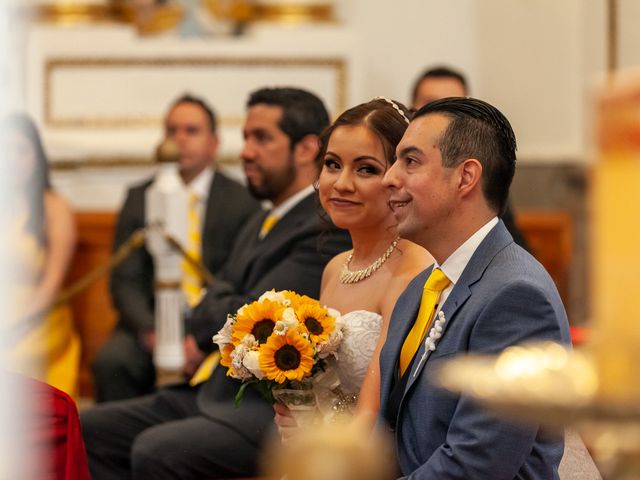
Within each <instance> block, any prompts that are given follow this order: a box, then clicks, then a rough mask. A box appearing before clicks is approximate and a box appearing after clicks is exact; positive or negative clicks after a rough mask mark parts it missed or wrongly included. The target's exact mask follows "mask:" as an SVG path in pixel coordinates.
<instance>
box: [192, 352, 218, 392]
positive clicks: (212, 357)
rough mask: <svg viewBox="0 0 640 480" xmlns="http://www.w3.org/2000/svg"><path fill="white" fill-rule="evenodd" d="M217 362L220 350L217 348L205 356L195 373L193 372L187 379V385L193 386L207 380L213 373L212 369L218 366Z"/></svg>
mask: <svg viewBox="0 0 640 480" xmlns="http://www.w3.org/2000/svg"><path fill="white" fill-rule="evenodd" d="M219 362H220V352H219V351H218V350H216V351H215V352H211V353H210V354H209V355H207V358H205V359H204V360H203V362H202V363H201V364H200V366H199V367H198V369H197V370H196V373H194V374H193V377H191V380H189V385H191V386H192V387H195V386H196V385H198V384H200V383H202V382H204V381H206V380H209V377H210V376H211V374H212V373H213V370H214V369H215V368H216V367H217V366H218V363H219Z"/></svg>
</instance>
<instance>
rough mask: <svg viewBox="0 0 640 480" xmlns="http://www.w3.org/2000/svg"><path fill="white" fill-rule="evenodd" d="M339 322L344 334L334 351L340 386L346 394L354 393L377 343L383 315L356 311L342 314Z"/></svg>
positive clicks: (360, 382)
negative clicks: (336, 354)
mask: <svg viewBox="0 0 640 480" xmlns="http://www.w3.org/2000/svg"><path fill="white" fill-rule="evenodd" d="M342 321H343V323H344V328H343V330H342V332H343V335H344V337H343V339H342V342H341V343H340V346H339V347H338V352H337V353H338V359H337V373H338V377H339V378H340V389H341V390H342V392H343V393H345V394H353V395H357V394H358V392H359V391H360V387H361V386H362V381H363V380H364V377H365V375H366V373H367V368H368V367H369V362H370V361H371V356H372V355H373V351H374V350H375V348H376V344H377V343H378V337H379V336H380V329H381V328H382V316H381V315H380V314H378V313H375V312H369V311H366V310H355V311H353V312H349V313H347V314H345V315H343V316H342Z"/></svg>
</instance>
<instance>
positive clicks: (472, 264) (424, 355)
mask: <svg viewBox="0 0 640 480" xmlns="http://www.w3.org/2000/svg"><path fill="white" fill-rule="evenodd" d="M512 242H513V238H512V237H511V235H510V234H509V232H508V231H507V229H506V228H505V226H504V224H503V223H502V220H500V221H499V222H498V224H497V225H496V226H495V227H494V228H493V229H492V230H491V231H490V232H489V234H488V235H487V236H486V237H485V238H484V240H482V242H481V243H480V245H479V246H478V248H477V249H476V251H475V252H474V253H473V255H472V256H471V258H470V259H469V263H468V264H467V266H466V267H465V269H464V271H463V272H462V275H461V276H460V278H459V280H458V282H457V283H456V285H455V286H454V287H453V290H452V291H451V293H450V294H449V297H448V298H447V300H446V301H445V303H444V305H443V306H442V313H443V314H444V318H445V319H446V322H445V324H444V327H443V331H442V337H440V339H439V340H438V343H440V342H442V340H443V338H444V337H445V335H446V333H447V331H448V329H449V327H450V325H451V323H452V322H454V321H455V315H456V313H457V312H458V310H459V309H460V308H461V307H462V305H464V303H465V302H466V300H467V299H468V298H469V297H470V296H471V286H472V285H473V284H474V283H476V282H478V281H479V280H480V279H481V278H482V275H483V274H484V272H485V270H486V269H487V267H488V266H489V264H490V263H491V261H492V260H493V258H494V257H495V256H496V255H497V254H498V252H500V251H501V250H502V249H503V248H505V247H506V246H507V245H508V244H510V243H512ZM414 319H415V317H414ZM427 335H428V332H427ZM436 347H437V344H436ZM431 353H432V352H431V351H430V350H427V349H426V348H425V342H423V343H422V345H421V346H420V348H419V349H418V351H417V352H416V361H414V365H413V367H412V369H411V370H412V371H411V376H410V377H409V379H408V381H407V385H406V388H405V395H406V392H408V391H409V389H410V388H411V387H412V385H413V384H414V383H415V381H416V379H417V378H418V377H419V376H420V373H421V372H422V370H423V369H424V366H425V364H426V363H427V361H428V360H429V357H430V356H431Z"/></svg>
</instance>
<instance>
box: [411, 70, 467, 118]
mask: <svg viewBox="0 0 640 480" xmlns="http://www.w3.org/2000/svg"><path fill="white" fill-rule="evenodd" d="M411 91H412V95H411V106H412V108H413V109H414V110H418V109H419V108H420V107H422V106H423V105H426V104H427V103H429V102H433V101H434V100H439V99H441V98H447V97H466V96H467V95H469V89H468V87H467V79H466V78H465V76H464V75H463V74H462V73H460V72H458V71H457V70H454V69H453V68H449V67H445V66H437V67H432V68H428V69H427V70H425V71H424V72H422V75H420V76H419V77H418V78H417V79H416V81H415V82H414V84H413V88H412V90H411Z"/></svg>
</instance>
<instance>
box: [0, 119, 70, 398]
mask: <svg viewBox="0 0 640 480" xmlns="http://www.w3.org/2000/svg"><path fill="white" fill-rule="evenodd" d="M2 135H3V139H2V140H3V147H4V148H5V160H4V161H5V162H7V163H6V164H5V169H4V170H5V172H6V174H7V179H6V180H5V181H6V182H10V187H11V188H10V194H9V195H8V197H7V198H8V199H10V201H11V202H12V204H13V206H12V210H11V215H12V218H13V224H12V225H11V227H10V231H8V232H6V234H7V235H8V236H9V239H10V243H9V245H11V249H10V250H9V251H7V252H5V255H6V256H7V258H6V259H5V260H6V262H3V263H5V265H6V266H7V267H8V268H7V271H11V272H12V275H13V277H12V278H13V282H12V285H11V299H12V300H13V302H14V303H13V308H14V315H13V316H12V317H13V318H11V319H10V320H9V322H7V323H5V325H4V333H3V342H4V345H5V352H4V353H5V356H6V358H5V359H4V365H5V366H6V368H7V369H8V370H11V371H14V372H18V373H22V374H24V375H27V376H29V377H33V378H35V379H38V380H41V381H43V382H45V383H48V384H50V385H53V386H54V387H57V388H59V389H60V390H62V391H64V392H66V393H68V394H69V395H72V396H73V395H75V394H76V389H77V381H78V368H79V361H80V340H79V338H78V335H77V333H76V330H75V327H74V324H73V319H72V316H71V310H70V308H69V306H68V305H66V304H64V305H56V304H55V300H56V296H57V295H58V294H59V292H60V290H61V288H62V285H63V282H64V279H65V276H66V273H67V269H68V268H69V265H70V263H71V259H72V257H73V252H74V249H75V241H76V228H75V221H74V216H73V212H72V210H71V207H70V206H69V204H68V203H67V201H66V200H65V199H64V198H63V197H62V196H60V195H59V194H58V193H56V192H55V191H54V190H53V189H52V187H51V183H50V180H49V164H48V160H47V157H46V154H45V151H44V147H43V145H42V141H41V139H40V134H39V133H38V129H37V127H36V125H35V123H34V122H33V121H32V120H31V119H30V118H29V117H28V116H26V115H24V114H13V115H10V116H8V117H6V118H5V119H4V120H3V122H2ZM9 168H10V171H11V175H8V173H9Z"/></svg>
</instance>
